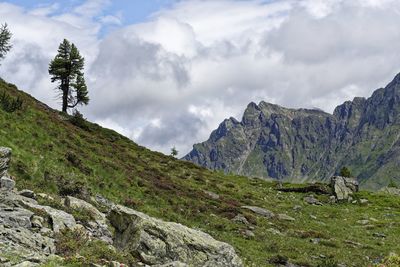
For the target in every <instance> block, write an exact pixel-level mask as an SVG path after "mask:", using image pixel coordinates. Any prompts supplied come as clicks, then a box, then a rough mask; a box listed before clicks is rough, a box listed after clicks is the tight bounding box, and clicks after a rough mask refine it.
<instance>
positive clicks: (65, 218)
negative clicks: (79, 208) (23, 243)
mask: <svg viewBox="0 0 400 267" xmlns="http://www.w3.org/2000/svg"><path fill="white" fill-rule="evenodd" d="M16 200H17V201H19V202H20V203H21V204H23V205H24V206H26V207H27V208H30V209H35V210H38V211H41V212H43V213H46V214H47V216H49V218H50V221H51V226H52V230H53V231H54V233H59V232H60V231H62V230H64V229H74V228H75V227H76V221H75V218H74V216H72V215H71V214H69V213H67V212H65V211H62V210H58V209H55V208H52V207H49V206H42V205H39V204H38V203H37V202H36V201H35V200H33V199H30V198H26V197H23V196H18V197H16Z"/></svg>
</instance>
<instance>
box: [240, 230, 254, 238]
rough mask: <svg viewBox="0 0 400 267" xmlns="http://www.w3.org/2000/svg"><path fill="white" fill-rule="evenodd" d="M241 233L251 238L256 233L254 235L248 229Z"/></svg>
mask: <svg viewBox="0 0 400 267" xmlns="http://www.w3.org/2000/svg"><path fill="white" fill-rule="evenodd" d="M243 235H244V236H245V237H247V238H253V237H255V236H256V235H255V234H254V233H253V232H252V231H250V230H244V232H243Z"/></svg>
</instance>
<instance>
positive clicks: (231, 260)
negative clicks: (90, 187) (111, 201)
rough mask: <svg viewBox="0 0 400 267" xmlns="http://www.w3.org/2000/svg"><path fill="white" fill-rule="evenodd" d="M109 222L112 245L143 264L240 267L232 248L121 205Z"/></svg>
mask: <svg viewBox="0 0 400 267" xmlns="http://www.w3.org/2000/svg"><path fill="white" fill-rule="evenodd" d="M108 219H109V221H110V223H111V225H112V226H113V227H114V228H115V239H114V245H115V246H116V247H117V248H119V249H121V250H123V251H127V252H130V253H132V254H134V255H138V256H139V257H140V258H141V260H142V262H144V263H146V264H149V265H157V264H159V265H160V264H161V265H162V264H167V263H170V262H173V261H179V262H181V263H184V264H188V265H189V266H208V267H211V266H215V267H218V266H221V267H222V266H232V267H239V266H243V264H242V261H241V260H240V258H239V257H238V256H237V255H236V253H235V250H234V249H233V247H232V246H230V245H228V244H226V243H223V242H220V241H217V240H215V239H213V238H212V237H211V236H210V235H208V234H206V233H203V232H201V231H197V230H193V229H190V228H188V227H186V226H183V225H181V224H177V223H171V222H164V221H161V220H158V219H155V218H152V217H149V216H147V215H146V214H143V213H141V212H138V211H135V210H132V209H129V208H126V207H123V206H115V207H113V209H112V210H111V212H110V214H109V215H108Z"/></svg>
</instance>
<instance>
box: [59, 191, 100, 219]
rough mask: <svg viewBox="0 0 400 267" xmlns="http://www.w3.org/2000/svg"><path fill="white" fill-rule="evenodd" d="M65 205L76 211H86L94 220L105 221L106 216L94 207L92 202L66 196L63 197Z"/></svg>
mask: <svg viewBox="0 0 400 267" xmlns="http://www.w3.org/2000/svg"><path fill="white" fill-rule="evenodd" d="M65 206H67V207H69V208H71V209H73V210H76V211H83V212H86V213H88V214H89V215H90V216H91V217H92V218H93V219H94V220H96V221H105V219H106V216H105V215H104V214H103V213H101V212H100V211H99V210H98V209H96V208H95V207H94V206H93V205H92V204H90V203H87V202H86V201H84V200H81V199H78V198H75V197H71V196H67V197H66V198H65Z"/></svg>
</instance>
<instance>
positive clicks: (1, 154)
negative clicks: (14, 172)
mask: <svg viewBox="0 0 400 267" xmlns="http://www.w3.org/2000/svg"><path fill="white" fill-rule="evenodd" d="M10 159H11V149H10V148H7V147H0V178H1V177H3V176H5V175H7V170H8V165H9V163H10Z"/></svg>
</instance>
